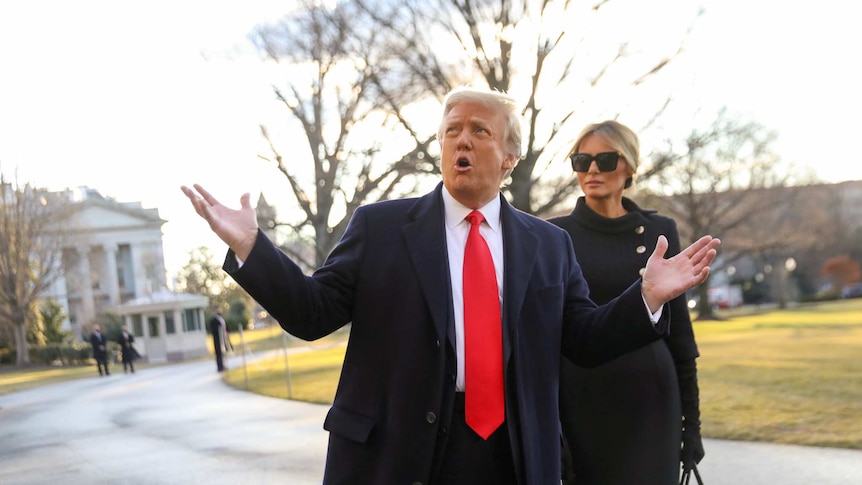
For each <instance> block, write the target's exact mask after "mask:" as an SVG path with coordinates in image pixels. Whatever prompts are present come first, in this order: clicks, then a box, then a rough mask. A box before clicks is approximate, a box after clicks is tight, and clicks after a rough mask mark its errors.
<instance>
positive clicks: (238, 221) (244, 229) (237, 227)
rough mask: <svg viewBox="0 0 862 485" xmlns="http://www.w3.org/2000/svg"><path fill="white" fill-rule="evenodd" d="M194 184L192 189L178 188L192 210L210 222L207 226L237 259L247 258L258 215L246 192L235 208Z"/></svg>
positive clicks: (253, 238) (255, 235)
mask: <svg viewBox="0 0 862 485" xmlns="http://www.w3.org/2000/svg"><path fill="white" fill-rule="evenodd" d="M193 187H194V190H192V189H190V188H188V187H186V186H185V185H183V186H182V187H181V188H182V191H183V193H184V194H186V197H188V198H189V200H190V201H191V202H192V205H193V206H194V208H195V211H196V212H197V213H198V215H199V216H201V217H203V218H204V220H206V221H207V223H209V225H210V229H212V230H213V232H214V233H216V235H217V236H218V237H219V238H221V240H222V241H224V242H225V243H226V244H227V245H228V246H229V247H230V248H231V249H232V250H233V252H234V253H235V254H236V256H237V257H238V258H239V259H241V260H243V261H244V260H246V259H247V258H248V255H249V253H251V249H252V248H253V247H254V242H255V239H257V227H258V226H257V216H256V215H255V212H254V209H253V208H252V207H251V204H250V203H249V198H250V196H249V194H248V193H245V194H243V195H242V197H240V199H239V201H240V209H239V210H236V209H231V208H229V207H226V206H224V205H222V204H221V203H220V202H219V201H218V200H216V198H215V197H213V196H212V195H211V194H210V193H209V192H207V191H206V190H204V188H203V187H201V186H200V185H198V184H194V185H193ZM195 191H197V193H195ZM198 194H200V195H198Z"/></svg>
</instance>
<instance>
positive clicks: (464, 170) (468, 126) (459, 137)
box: [440, 101, 517, 209]
mask: <svg viewBox="0 0 862 485" xmlns="http://www.w3.org/2000/svg"><path fill="white" fill-rule="evenodd" d="M442 134H443V137H442V139H441V140H440V145H441V151H442V153H441V155H440V170H441V172H442V173H443V185H445V186H446V188H447V189H448V190H449V193H450V194H452V197H454V198H455V200H457V201H458V202H460V203H462V204H464V205H465V206H467V207H469V208H471V209H478V208H479V207H482V206H483V205H485V204H487V203H488V202H490V201H491V200H492V199H493V198H494V197H497V194H498V193H499V191H500V184H501V183H502V182H503V177H504V176H505V174H506V172H507V171H508V170H510V169H511V168H512V167H514V164H515V161H516V159H517V157H516V155H512V154H509V153H508V151H507V150H506V118H505V115H504V114H503V113H501V112H498V111H495V110H493V109H491V108H488V107H486V106H484V105H482V104H480V103H477V102H474V101H462V102H460V103H458V104H456V105H455V106H454V107H453V108H452V110H451V111H449V113H448V114H447V115H446V117H445V118H444V120H443V130H442Z"/></svg>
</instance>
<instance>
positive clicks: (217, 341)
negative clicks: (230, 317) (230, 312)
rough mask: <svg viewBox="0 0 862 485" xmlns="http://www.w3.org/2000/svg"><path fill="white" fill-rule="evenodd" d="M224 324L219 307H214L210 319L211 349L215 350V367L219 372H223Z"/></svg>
mask: <svg viewBox="0 0 862 485" xmlns="http://www.w3.org/2000/svg"><path fill="white" fill-rule="evenodd" d="M226 326H227V325H226V324H225V321H224V318H223V317H222V316H221V309H220V308H218V309H216V312H215V315H213V317H212V318H211V319H210V333H212V335H213V350H214V351H215V360H216V369H218V371H219V372H224V357H223V350H224V343H223V342H222V339H223V338H224V329H225V327H226Z"/></svg>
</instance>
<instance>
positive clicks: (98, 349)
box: [90, 332, 108, 361]
mask: <svg viewBox="0 0 862 485" xmlns="http://www.w3.org/2000/svg"><path fill="white" fill-rule="evenodd" d="M90 345H92V346H93V358H94V359H96V360H99V361H101V360H105V359H106V358H107V357H108V339H107V337H105V334H104V333H100V334H97V333H96V332H93V333H91V334H90Z"/></svg>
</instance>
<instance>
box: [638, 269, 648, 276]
mask: <svg viewBox="0 0 862 485" xmlns="http://www.w3.org/2000/svg"><path fill="white" fill-rule="evenodd" d="M644 273H646V268H641V269H639V270H638V274H639V275H641V276H643V275H644Z"/></svg>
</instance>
